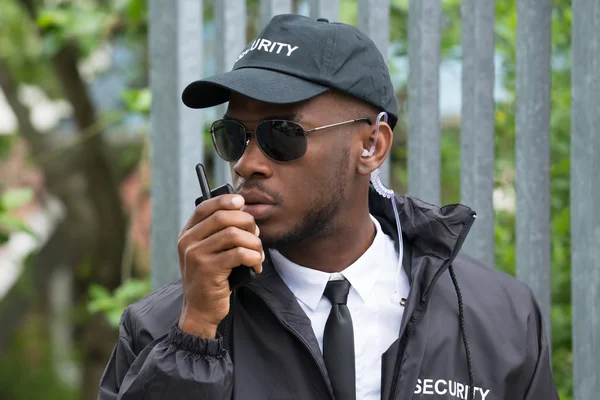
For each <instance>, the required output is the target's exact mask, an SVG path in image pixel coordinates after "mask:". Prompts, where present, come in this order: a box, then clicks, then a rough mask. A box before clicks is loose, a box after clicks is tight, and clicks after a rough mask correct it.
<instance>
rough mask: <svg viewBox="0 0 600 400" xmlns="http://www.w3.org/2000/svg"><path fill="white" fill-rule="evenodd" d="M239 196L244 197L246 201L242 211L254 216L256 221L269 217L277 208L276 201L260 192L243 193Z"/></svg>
mask: <svg viewBox="0 0 600 400" xmlns="http://www.w3.org/2000/svg"><path fill="white" fill-rule="evenodd" d="M238 194H239V195H240V196H242V197H243V198H244V201H245V204H244V207H242V211H245V212H247V213H248V214H250V215H252V216H253V217H254V219H256V220H259V219H264V218H266V217H268V216H269V214H271V212H272V211H273V208H274V207H275V201H274V200H273V199H272V198H270V197H268V196H265V195H264V194H262V193H260V192H251V191H249V192H244V191H241V192H239V193H238Z"/></svg>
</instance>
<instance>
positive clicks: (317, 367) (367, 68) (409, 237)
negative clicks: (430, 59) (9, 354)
mask: <svg viewBox="0 0 600 400" xmlns="http://www.w3.org/2000/svg"><path fill="white" fill-rule="evenodd" d="M183 101H184V103H185V104H186V105H188V106H189V107H192V108H204V107H211V106H214V105H217V104H220V103H223V102H226V101H229V105H228V109H227V113H226V115H225V116H224V118H223V119H222V120H218V121H216V122H215V123H214V124H213V125H212V128H211V133H212V136H213V142H214V144H215V146H216V150H217V152H218V153H219V155H220V156H221V157H222V158H224V159H225V160H227V161H229V162H230V165H231V173H232V177H233V185H234V187H235V189H236V190H237V194H236V195H229V194H225V195H221V196H217V197H213V198H211V199H208V200H204V201H202V202H200V204H199V205H198V206H197V207H196V209H195V211H194V212H193V214H192V216H191V217H190V219H189V222H188V223H187V225H186V226H185V227H184V228H183V230H182V232H181V235H180V237H179V242H178V250H179V263H180V271H181V279H180V280H177V281H176V282H173V283H171V284H170V285H167V286H166V287H164V288H162V289H160V290H157V291H156V292H154V293H152V294H151V295H149V296H148V297H146V298H144V299H143V300H141V301H139V302H137V303H135V304H132V305H131V306H129V307H128V308H127V310H126V311H125V313H124V314H123V317H122V321H121V327H120V335H119V339H118V342H117V344H116V347H115V349H114V352H113V354H112V357H111V359H110V361H109V363H108V365H107V367H106V371H105V373H104V376H103V378H102V382H101V384H100V394H99V398H100V399H117V398H118V399H167V398H168V399H176V398H177V399H179V398H190V399H191V398H195V399H215V400H220V399H248V400H254V399H257V400H258V399H260V400H263V399H314V400H318V399H334V398H335V399H337V400H347V399H367V400H372V399H373V400H374V399H385V400H388V399H390V400H392V399H396V400H404V399H432V400H433V399H487V400H500V399H502V400H518V399H526V400H534V399H535V400H554V399H558V395H557V392H556V389H555V385H554V383H553V380H552V374H551V369H550V360H549V350H548V343H547V341H546V335H545V332H544V322H543V321H542V317H541V315H540V311H539V309H538V306H537V304H536V302H535V300H534V298H533V295H532V293H531V291H530V290H529V288H528V287H527V286H526V285H525V284H523V283H520V282H518V281H517V280H515V279H513V278H511V277H509V276H507V275H505V274H502V273H500V272H497V271H494V270H491V269H489V268H486V267H485V266H482V265H481V264H479V263H478V262H477V261H475V260H473V259H471V258H469V257H467V256H466V255H464V254H462V253H460V248H461V245H462V243H463V241H464V240H465V237H466V235H467V233H468V231H469V228H470V226H471V224H472V223H473V221H474V218H475V213H474V212H473V211H471V210H470V209H469V208H468V207H465V206H462V205H452V206H447V207H442V208H438V207H436V206H433V205H430V204H426V203H424V202H422V201H419V200H418V199H415V198H412V197H410V196H396V197H395V198H394V200H393V201H395V202H396V207H393V206H392V201H390V199H387V198H384V197H382V196H380V195H379V194H378V193H377V192H376V191H375V190H374V188H373V186H371V185H370V183H369V180H370V176H371V173H372V172H374V171H376V169H377V168H378V167H379V166H380V165H381V164H382V163H383V161H384V159H385V157H386V156H387V155H388V153H389V151H390V148H391V145H392V130H393V128H394V126H395V124H396V122H397V120H398V105H397V102H396V100H395V99H394V91H393V88H392V84H391V81H390V77H389V72H388V70H387V67H386V64H385V62H384V60H383V57H382V56H381V54H380V53H379V51H378V50H377V48H376V46H375V44H374V43H373V42H372V41H371V40H370V39H369V38H368V37H367V36H365V35H364V34H363V33H361V32H360V31H358V30H357V29H355V28H354V27H351V26H348V25H344V24H339V23H330V22H328V21H327V20H325V19H319V20H317V21H314V20H312V19H309V18H306V17H303V16H297V15H280V16H276V17H275V18H273V19H272V20H271V22H270V23H269V24H268V25H267V27H266V28H265V29H264V30H263V31H262V32H261V33H260V35H259V37H258V38H256V39H255V40H254V41H253V42H252V43H250V44H249V45H248V47H247V48H246V49H245V50H244V51H243V52H242V53H241V54H240V56H239V58H238V60H237V62H236V63H235V65H234V67H233V70H232V71H230V72H228V73H225V74H221V75H217V76H215V77H212V78H209V79H206V80H202V81H197V82H194V83H192V84H190V85H189V86H188V87H187V88H186V90H185V91H184V93H183ZM381 112H385V113H386V114H387V117H388V119H387V122H385V121H386V119H385V118H383V120H382V117H384V115H383V114H380V113H381ZM394 208H397V209H398V214H397V216H398V217H399V220H400V223H401V227H402V231H401V236H399V235H398V233H397V232H396V223H395V217H396V216H395V215H394ZM399 253H401V254H402V260H401V261H402V262H401V266H400V267H399V262H398V261H399V260H398V258H399ZM165 267H168V266H165ZM234 268H252V269H253V270H254V271H255V272H256V277H255V278H254V279H253V280H252V281H251V282H250V283H249V284H247V285H245V286H242V287H240V288H238V289H236V290H234V291H233V292H232V291H231V290H230V285H229V282H228V277H229V274H230V273H231V271H232V269H234Z"/></svg>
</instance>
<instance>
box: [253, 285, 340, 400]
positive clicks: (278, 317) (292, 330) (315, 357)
mask: <svg viewBox="0 0 600 400" xmlns="http://www.w3.org/2000/svg"><path fill="white" fill-rule="evenodd" d="M248 289H250V290H251V291H252V292H254V293H255V294H256V295H257V296H258V297H260V298H261V300H262V301H263V303H265V305H266V306H267V307H268V308H269V310H271V312H272V313H273V315H275V317H276V318H277V319H278V320H279V322H280V323H281V324H282V325H283V326H285V328H286V329H287V330H288V331H290V332H291V333H292V334H293V335H294V336H295V337H296V338H297V339H298V340H300V341H301V342H302V344H304V347H306V348H307V349H308V351H309V352H310V355H311V356H312V358H313V360H314V362H315V364H317V366H318V367H319V371H321V375H322V377H323V380H324V381H325V384H326V385H327V389H328V390H329V395H330V396H331V398H332V399H334V398H335V397H334V395H333V388H332V387H331V384H330V383H329V381H328V380H327V379H326V377H327V371H326V370H325V369H324V368H323V366H322V365H321V364H319V362H318V360H317V355H316V354H315V353H314V351H313V350H312V348H311V347H310V344H309V343H308V342H307V341H306V339H304V338H303V337H302V336H301V335H300V334H299V333H298V332H297V331H296V330H295V329H294V328H292V327H291V326H290V325H289V324H288V323H287V322H286V321H284V319H283V318H281V316H280V315H279V314H278V313H277V311H275V309H274V308H273V307H272V306H271V304H269V302H268V301H267V299H266V298H265V297H264V296H263V295H262V294H260V293H259V292H258V291H257V290H256V289H255V288H253V287H252V286H248Z"/></svg>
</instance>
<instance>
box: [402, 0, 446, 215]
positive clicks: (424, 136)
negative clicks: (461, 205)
mask: <svg viewBox="0 0 600 400" xmlns="http://www.w3.org/2000/svg"><path fill="white" fill-rule="evenodd" d="M408 13H409V16H408V66H409V73H408V124H407V126H408V192H409V193H410V194H411V195H413V196H415V197H418V198H420V199H422V200H424V201H427V202H429V203H434V204H438V203H439V202H440V158H441V156H440V106H439V90H440V87H439V80H440V69H439V68H440V25H441V1H440V0H410V2H409V11H408Z"/></svg>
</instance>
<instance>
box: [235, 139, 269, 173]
mask: <svg viewBox="0 0 600 400" xmlns="http://www.w3.org/2000/svg"><path fill="white" fill-rule="evenodd" d="M233 171H234V172H235V174H236V175H238V176H240V177H242V178H244V179H249V178H250V177H252V176H253V175H257V174H259V175H263V176H265V177H268V176H270V175H271V173H272V171H271V168H270V160H269V159H268V158H267V157H266V156H265V155H264V154H263V152H262V151H261V150H260V147H259V146H258V140H256V135H254V134H251V135H250V141H249V142H248V145H247V146H246V149H245V150H244V153H243V154H242V157H240V159H239V160H238V161H237V162H236V163H235V165H234V166H233Z"/></svg>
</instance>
